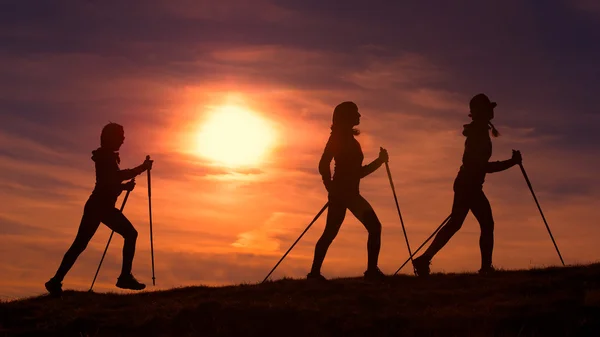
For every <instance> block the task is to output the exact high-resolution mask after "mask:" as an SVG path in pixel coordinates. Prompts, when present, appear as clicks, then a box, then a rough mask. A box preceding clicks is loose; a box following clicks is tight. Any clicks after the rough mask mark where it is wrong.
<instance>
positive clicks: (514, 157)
mask: <svg viewBox="0 0 600 337" xmlns="http://www.w3.org/2000/svg"><path fill="white" fill-rule="evenodd" d="M511 160H512V161H513V163H515V165H520V164H521V163H522V162H523V157H522V156H521V151H516V150H513V153H512V158H511Z"/></svg>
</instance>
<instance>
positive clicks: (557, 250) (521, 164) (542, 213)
mask: <svg viewBox="0 0 600 337" xmlns="http://www.w3.org/2000/svg"><path fill="white" fill-rule="evenodd" d="M513 151H514V150H513ZM519 167H520V168H521V172H523V177H525V181H526V182H527V186H529V190H530V191H531V195H533V200H535V203H536V205H537V208H538V209H539V210H540V214H541V215H542V220H544V224H545V225H546V229H547V230H548V234H550V239H552V243H554V248H556V252H557V253H558V257H559V258H560V262H562V265H563V266H564V265H565V261H564V260H563V258H562V255H561V254H560V250H559V249H558V245H557V244H556V241H555V240H554V236H553V235H552V232H551V231H550V226H548V222H547V221H546V217H544V212H542V208H541V207H540V203H539V202H538V200H537V198H536V196H535V192H533V187H532V186H531V181H529V177H527V172H525V168H524V167H523V163H519Z"/></svg>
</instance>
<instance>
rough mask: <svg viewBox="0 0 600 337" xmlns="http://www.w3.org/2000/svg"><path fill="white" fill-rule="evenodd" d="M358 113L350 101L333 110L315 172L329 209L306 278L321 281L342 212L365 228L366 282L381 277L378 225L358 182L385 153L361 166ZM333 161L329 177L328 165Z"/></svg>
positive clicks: (341, 218)
mask: <svg viewBox="0 0 600 337" xmlns="http://www.w3.org/2000/svg"><path fill="white" fill-rule="evenodd" d="M360 116H361V115H360V113H359V112H358V107H357V105H356V104H355V103H353V102H343V103H341V104H339V105H338V106H336V107H335V110H334V111H333V124H332V126H331V135H330V137H329V140H328V142H327V145H326V146H325V151H324V152H323V155H322V156H321V160H320V162H319V173H320V174H321V176H322V178H323V184H324V185H325V188H326V189H327V191H328V192H329V210H328V211H327V223H326V225H325V230H324V232H323V235H322V236H321V238H320V239H319V241H318V242H317V244H316V247H315V256H314V260H313V265H312V268H311V272H310V273H309V274H308V275H307V278H308V279H316V280H325V277H323V276H322V275H321V266H322V265H323V260H324V259H325V255H326V254H327V249H328V248H329V246H330V245H331V243H332V242H333V239H334V238H335V237H336V235H337V233H338V231H339V229H340V227H341V226H342V222H343V221H344V218H345V216H346V209H349V210H350V212H352V214H354V216H355V217H356V218H357V219H358V220H359V221H360V222H361V223H362V224H363V225H364V226H365V228H366V229H367V231H368V233H369V238H368V241H367V252H368V267H367V271H366V272H365V273H364V276H365V278H367V279H381V278H382V277H384V276H385V275H384V274H383V273H382V272H381V271H380V270H379V268H378V267H377V261H378V258H379V249H380V247H381V223H380V222H379V219H378V218H377V215H376V214H375V211H373V208H372V207H371V205H370V204H369V203H368V202H367V200H365V199H364V198H363V197H362V196H361V195H360V191H359V184H360V179H362V178H364V177H366V176H367V175H369V174H371V173H373V172H374V171H375V170H377V169H378V168H379V167H380V166H381V165H382V164H384V163H385V162H387V160H388V154H387V151H386V150H385V149H383V148H381V149H380V152H379V157H378V158H377V159H375V160H374V161H373V162H371V163H370V164H368V165H364V166H363V164H362V163H363V159H364V156H363V152H362V149H361V147H360V144H359V143H358V141H357V140H356V139H355V136H357V135H359V134H360V132H359V130H357V129H355V128H354V127H355V126H357V125H358V124H360ZM332 160H334V162H335V168H334V174H333V178H332V176H331V169H330V164H331V161H332Z"/></svg>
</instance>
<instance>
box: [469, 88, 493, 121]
mask: <svg viewBox="0 0 600 337" xmlns="http://www.w3.org/2000/svg"><path fill="white" fill-rule="evenodd" d="M496 105H498V104H496V102H492V101H490V99H489V98H488V97H487V96H486V95H485V94H477V95H475V96H473V98H471V102H469V108H470V110H471V114H470V115H469V116H470V117H471V118H473V120H485V121H490V120H492V119H494V108H495V107H496Z"/></svg>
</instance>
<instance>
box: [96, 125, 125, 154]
mask: <svg viewBox="0 0 600 337" xmlns="http://www.w3.org/2000/svg"><path fill="white" fill-rule="evenodd" d="M124 141H125V130H124V129H123V126H121V125H119V124H117V123H112V122H111V123H108V124H106V125H105V126H104V128H102V134H101V135H100V146H101V147H103V148H105V149H108V150H111V151H119V149H120V148H121V145H123V142H124Z"/></svg>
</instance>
